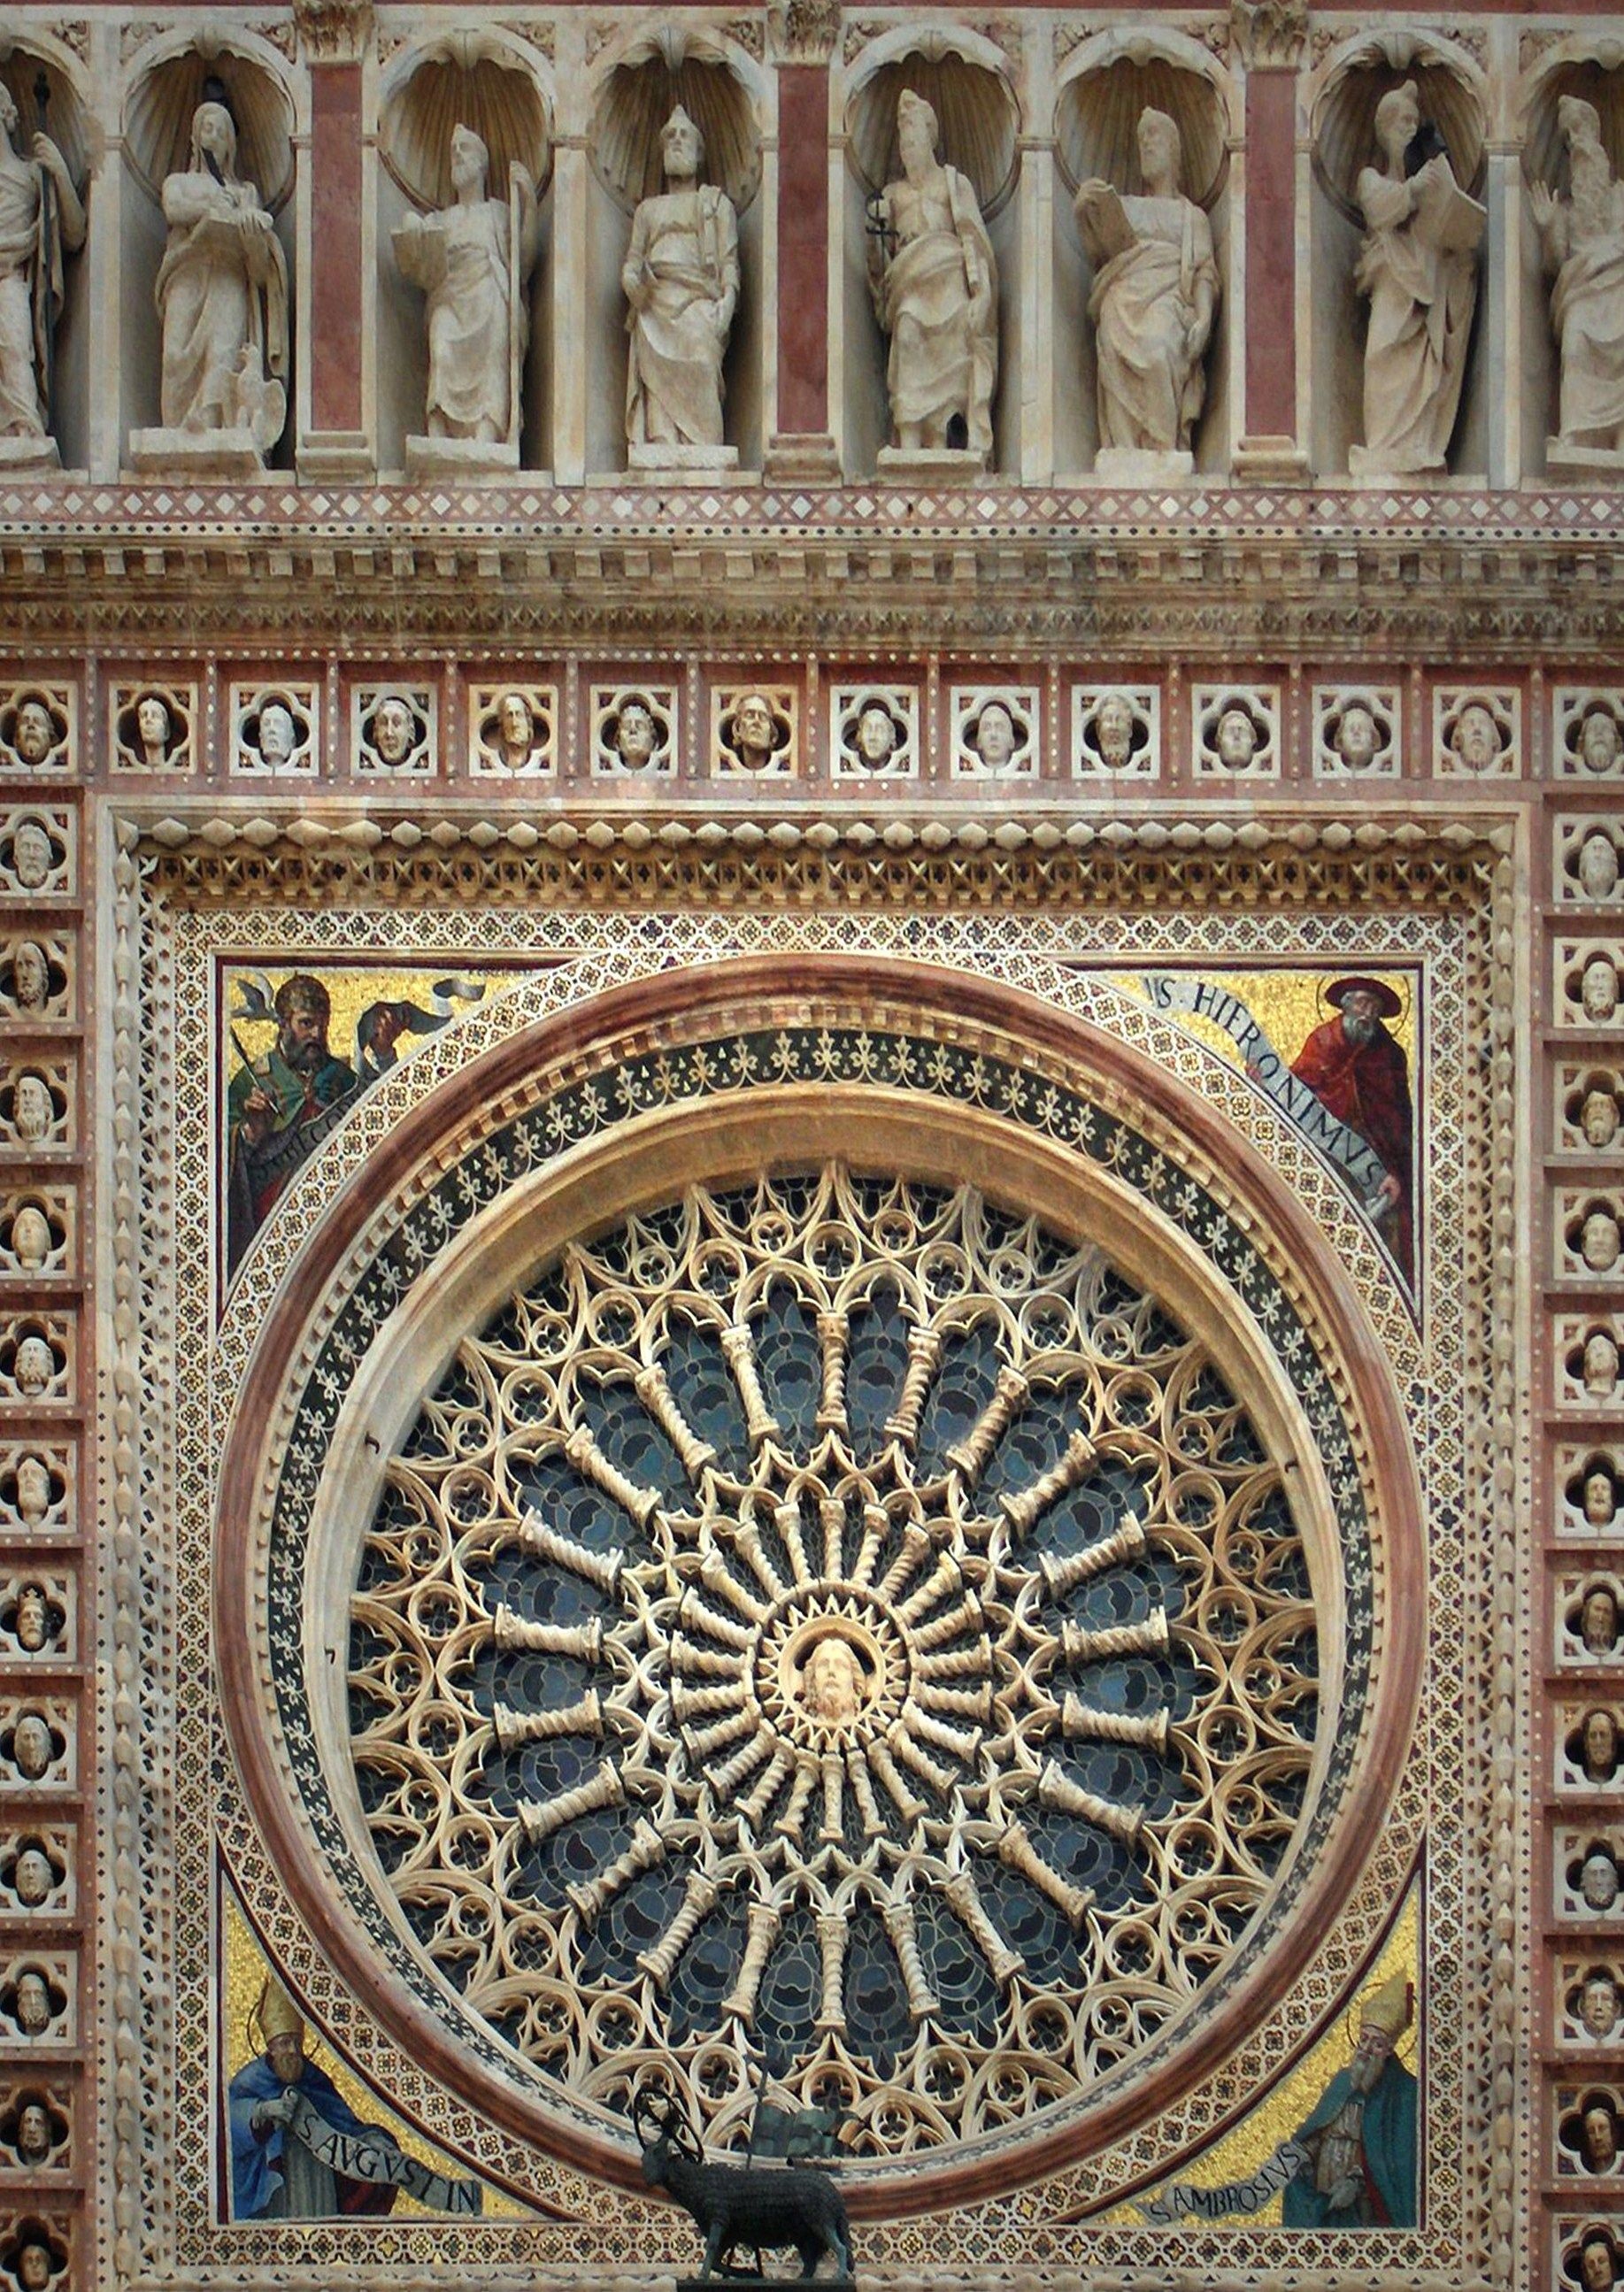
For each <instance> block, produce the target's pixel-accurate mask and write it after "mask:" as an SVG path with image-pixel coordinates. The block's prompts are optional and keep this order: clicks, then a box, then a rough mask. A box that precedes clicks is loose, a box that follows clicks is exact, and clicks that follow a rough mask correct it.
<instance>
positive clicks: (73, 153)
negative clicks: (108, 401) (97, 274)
mask: <svg viewBox="0 0 1624 2292" xmlns="http://www.w3.org/2000/svg"><path fill="white" fill-rule="evenodd" d="M30 31H31V32H32V31H33V28H32V27H30ZM53 46H54V43H53V41H52V40H51V38H50V36H49V34H48V33H44V32H43V31H42V32H41V33H40V35H39V36H38V37H37V44H36V43H35V40H34V39H32V38H30V39H29V40H27V41H24V40H15V41H12V42H10V43H6V44H0V47H3V51H4V60H3V61H0V83H4V86H5V88H6V90H7V92H8V93H9V94H10V96H11V99H12V102H13V103H14V104H15V105H16V107H17V136H16V141H17V146H18V149H20V150H21V151H23V152H25V153H27V152H28V151H29V150H30V149H32V146H33V141H34V137H35V136H36V133H41V132H42V131H43V132H44V133H45V134H48V135H49V136H50V138H51V140H52V141H53V143H54V144H55V145H56V147H57V149H58V150H59V151H61V155H62V157H63V158H64V159H65V160H66V161H67V163H68V172H69V174H70V175H71V176H72V178H73V181H74V183H75V185H76V187H77V190H78V192H79V195H80V197H81V198H83V197H85V194H86V192H87V191H88V190H89V185H90V178H91V175H92V173H93V169H94V167H95V165H96V164H97V162H98V161H99V160H100V158H101V151H102V142H103V137H102V133H101V124H100V122H99V121H98V120H97V119H96V118H95V117H94V116H93V114H92V113H91V112H90V110H89V109H87V107H86V106H85V103H84V102H83V101H82V100H81V97H80V93H79V85H78V80H77V74H76V73H75V72H74V71H73V70H72V69H71V68H70V67H69V64H68V63H67V61H66V60H65V59H64V58H63V57H61V56H60V55H57V54H53V53H52V52H51V51H52V48H53ZM42 76H43V78H44V98H45V100H44V106H43V108H42V106H41V103H40V101H39V95H38V93H36V91H37V89H38V85H39V83H40V80H41V77H42ZM91 331H92V329H91V324H90V271H89V265H88V264H87V263H86V262H85V259H84V255H83V252H82V251H81V253H80V254H78V255H77V256H73V255H70V256H69V257H68V258H67V260H66V261H65V262H64V263H63V265H62V305H61V311H59V313H58V315H57V319H56V326H55V328H54V332H53V343H52V359H53V386H52V391H51V398H52V404H51V408H50V413H49V417H48V418H49V427H50V430H51V432H52V435H53V437H54V438H55V440H56V441H57V448H58V450H59V452H60V453H61V457H62V465H63V467H64V468H65V469H80V468H83V467H84V465H85V463H86V461H87V460H88V459H89V451H90V438H89V429H90V367H91V354H90V338H91Z"/></svg>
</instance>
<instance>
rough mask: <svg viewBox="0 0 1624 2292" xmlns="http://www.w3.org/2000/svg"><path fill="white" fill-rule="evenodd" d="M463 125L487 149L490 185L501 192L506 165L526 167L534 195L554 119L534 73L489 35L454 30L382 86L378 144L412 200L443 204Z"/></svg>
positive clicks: (422, 205) (547, 161)
mask: <svg viewBox="0 0 1624 2292" xmlns="http://www.w3.org/2000/svg"><path fill="white" fill-rule="evenodd" d="M458 127H470V128H472V129H473V133H475V134H476V135H477V136H478V137H479V138H480V140H481V142H482V143H483V144H484V146H485V149H487V151H488V152H489V154H490V174H489V190H490V195H491V197H492V198H500V197H501V196H502V192H503V189H504V187H505V184H506V182H507V176H508V168H509V166H510V165H511V164H512V163H513V162H514V161H517V162H518V163H519V165H521V166H522V167H524V168H525V169H527V170H528V172H529V175H530V177H531V180H532V181H533V182H534V183H535V185H536V190H537V197H539V196H540V194H541V193H542V192H543V191H545V189H546V185H547V179H548V176H549V174H550V173H551V170H552V165H553V123H552V118H551V115H550V110H549V107H548V103H547V99H546V95H545V92H544V91H543V89H542V87H541V85H540V84H539V82H538V80H537V76H536V74H535V73H534V72H532V71H530V70H529V69H527V68H526V66H525V64H524V63H523V62H522V61H521V60H520V58H519V56H518V55H517V53H516V52H514V51H513V50H512V49H511V48H510V47H508V46H507V45H506V44H501V45H498V44H497V42H496V41H495V40H494V39H493V38H492V37H491V36H489V35H488V34H485V33H481V32H453V33H450V34H448V36H446V37H445V38H444V39H441V40H436V41H433V42H432V43H430V44H428V45H427V46H425V47H424V48H420V49H419V50H418V51H417V52H416V54H415V55H413V56H412V57H411V58H409V59H408V62H407V66H406V69H405V71H404V72H403V73H402V74H401V75H400V77H397V78H395V79H394V81H393V84H392V85H390V86H388V87H386V89H385V91H384V100H383V104H382V107H381V111H380V117H379V133H378V151H379V156H380V157H381V158H382V159H383V162H384V166H385V167H386V168H387V169H388V170H389V173H390V174H391V176H392V178H393V180H394V182H396V183H397V184H399V186H400V190H402V191H403V192H404V193H405V194H406V197H407V198H408V199H409V200H410V202H411V204H412V206H415V207H416V208H418V209H420V210H424V211H427V210H432V209H436V208H440V207H444V206H449V205H450V203H451V200H452V198H453V197H454V196H455V194H454V192H453V190H452V184H451V136H452V133H453V131H454V130H455V129H456V128H458Z"/></svg>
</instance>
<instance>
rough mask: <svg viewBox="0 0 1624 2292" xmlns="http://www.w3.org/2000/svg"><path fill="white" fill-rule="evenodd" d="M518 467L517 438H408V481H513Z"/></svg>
mask: <svg viewBox="0 0 1624 2292" xmlns="http://www.w3.org/2000/svg"><path fill="white" fill-rule="evenodd" d="M518 467H519V440H517V438H497V439H492V438H408V440H407V441H406V474H407V476H408V478H511V477H513V475H514V474H515V473H516V472H517V471H518Z"/></svg>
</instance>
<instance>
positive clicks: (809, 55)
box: [767, 0, 841, 64]
mask: <svg viewBox="0 0 1624 2292" xmlns="http://www.w3.org/2000/svg"><path fill="white" fill-rule="evenodd" d="M840 15H841V10H840V0H780V5H777V6H775V7H773V8H772V9H771V10H770V11H769V12H768V17H767V26H768V30H769V32H770V33H771V35H772V52H773V55H774V56H775V58H776V59H777V61H779V62H780V63H786V64H826V63H828V60H829V58H830V57H831V56H832V55H833V54H834V52H835V43H836V40H837V39H838V38H839V36H840Z"/></svg>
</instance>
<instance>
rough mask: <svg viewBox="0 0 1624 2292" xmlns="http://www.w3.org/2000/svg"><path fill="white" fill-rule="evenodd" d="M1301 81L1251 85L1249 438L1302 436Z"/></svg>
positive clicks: (1274, 79)
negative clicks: (1297, 318)
mask: <svg viewBox="0 0 1624 2292" xmlns="http://www.w3.org/2000/svg"><path fill="white" fill-rule="evenodd" d="M1296 127H1297V77H1296V74H1295V73H1292V72H1289V71H1256V72H1254V73H1253V74H1252V75H1251V77H1250V78H1249V79H1248V81H1247V88H1246V433H1247V435H1248V437H1249V438H1293V437H1295V436H1296V435H1297V337H1296V334H1295V332H1294V327H1293V319H1294V315H1295V311H1296V300H1297V214H1296V174H1297V153H1296V149H1295V142H1296Z"/></svg>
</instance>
